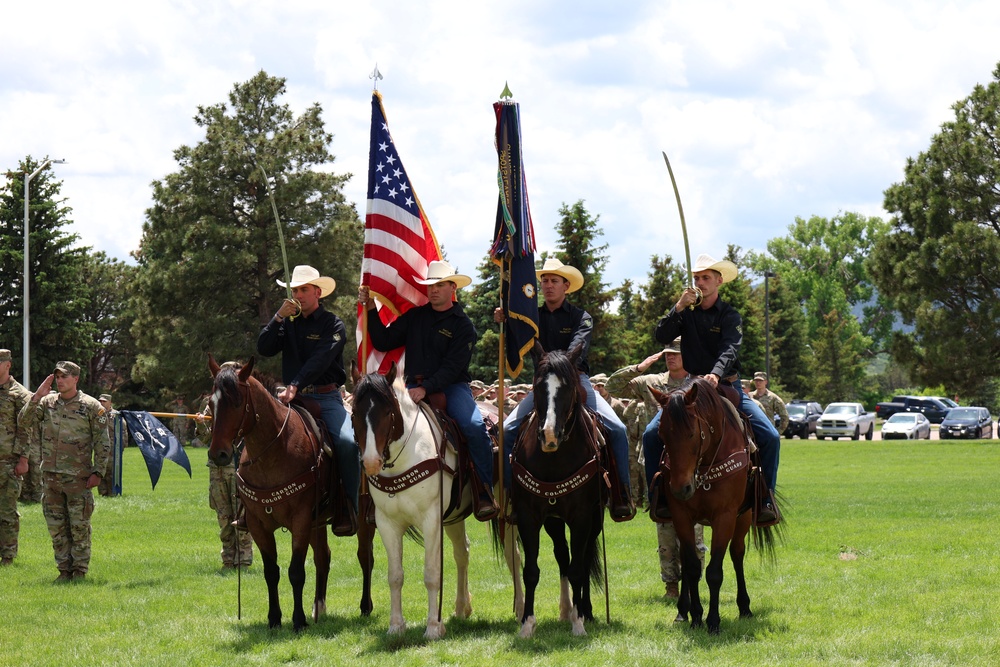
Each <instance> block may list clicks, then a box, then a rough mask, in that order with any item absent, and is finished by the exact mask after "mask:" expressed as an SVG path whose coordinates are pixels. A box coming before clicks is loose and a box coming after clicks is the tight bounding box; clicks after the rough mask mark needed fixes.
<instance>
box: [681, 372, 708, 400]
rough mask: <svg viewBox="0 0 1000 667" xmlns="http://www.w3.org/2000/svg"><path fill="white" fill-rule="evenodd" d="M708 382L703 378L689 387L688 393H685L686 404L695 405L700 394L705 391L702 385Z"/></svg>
mask: <svg viewBox="0 0 1000 667" xmlns="http://www.w3.org/2000/svg"><path fill="white" fill-rule="evenodd" d="M707 382H708V380H702V379H701V378H698V379H697V380H695V381H694V382H692V383H691V386H690V387H688V389H687V391H685V392H684V403H685V404H686V405H691V404H692V403H694V402H695V401H696V400H697V399H698V392H699V391H701V390H702V389H703V387H702V383H707Z"/></svg>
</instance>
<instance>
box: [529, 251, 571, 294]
mask: <svg viewBox="0 0 1000 667" xmlns="http://www.w3.org/2000/svg"><path fill="white" fill-rule="evenodd" d="M545 273H554V274H556V275H557V276H562V277H563V278H565V279H566V280H568V281H569V289H568V290H566V293H567V294H569V293H570V292H575V291H577V290H578V289H580V288H581V287H583V274H582V273H580V270H579V269H577V268H576V267H573V266H569V265H568V264H563V263H562V262H560V261H559V260H558V259H556V258H555V257H549V258H548V259H547V260H545V264H543V265H542V268H540V269H537V270H536V271H535V275H536V276H538V278H539V279H540V278H541V277H542V274H545Z"/></svg>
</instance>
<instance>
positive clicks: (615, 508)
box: [608, 474, 635, 521]
mask: <svg viewBox="0 0 1000 667" xmlns="http://www.w3.org/2000/svg"><path fill="white" fill-rule="evenodd" d="M608 478H609V480H610V482H611V493H610V494H609V498H608V509H610V510H611V518H612V519H613V520H614V521H628V520H629V519H631V518H632V517H634V516H635V503H633V502H632V496H631V495H630V494H629V492H628V487H627V486H625V485H624V484H622V480H621V478H619V477H618V475H617V474H612V475H608Z"/></svg>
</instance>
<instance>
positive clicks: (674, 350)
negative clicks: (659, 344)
mask: <svg viewBox="0 0 1000 667" xmlns="http://www.w3.org/2000/svg"><path fill="white" fill-rule="evenodd" d="M663 351H664V352H667V353H668V354H680V353H681V337H680V336H678V337H677V338H675V339H674V340H673V342H672V343H670V344H669V345H667V346H666V347H665V348H663Z"/></svg>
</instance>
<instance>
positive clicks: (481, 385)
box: [469, 380, 486, 391]
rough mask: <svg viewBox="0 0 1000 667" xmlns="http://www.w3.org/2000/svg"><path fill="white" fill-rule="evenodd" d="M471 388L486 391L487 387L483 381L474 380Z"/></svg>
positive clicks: (470, 384)
mask: <svg viewBox="0 0 1000 667" xmlns="http://www.w3.org/2000/svg"><path fill="white" fill-rule="evenodd" d="M469 386H470V387H472V388H474V389H482V390H483V391H486V385H485V384H484V383H483V381H482V380H473V381H472V382H470V383H469Z"/></svg>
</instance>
